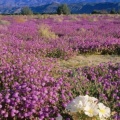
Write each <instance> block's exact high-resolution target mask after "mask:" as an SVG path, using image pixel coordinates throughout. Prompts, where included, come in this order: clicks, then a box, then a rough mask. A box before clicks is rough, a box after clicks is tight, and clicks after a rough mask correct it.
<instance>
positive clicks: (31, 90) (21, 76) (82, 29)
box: [0, 15, 120, 120]
mask: <svg viewBox="0 0 120 120" xmlns="http://www.w3.org/2000/svg"><path fill="white" fill-rule="evenodd" d="M81 54H82V55H116V56H117V57H119V55H120V16H119V15H68V16H64V15H60V16H58V15H37V16H0V56H1V57H0V119H1V120H25V119H26V120H35V119H36V120H55V119H56V117H57V116H59V115H61V116H62V117H63V119H65V120H73V119H74V116H72V114H70V113H69V112H68V111H67V109H66V106H67V105H68V104H69V103H70V102H71V101H72V100H73V99H75V98H76V97H77V96H79V95H83V96H85V95H90V96H92V97H95V98H97V99H98V101H99V102H100V103H101V104H102V105H100V106H104V105H105V106H107V107H109V108H110V110H111V118H110V119H111V120H119V119H120V109H119V108H120V63H119V62H118V63H112V62H108V63H101V64H99V65H97V66H84V67H82V66H80V67H77V68H75V67H74V68H71V69H70V68H62V67H60V66H59V64H58V61H61V60H64V61H68V60H70V59H71V57H73V56H74V57H76V56H78V55H81ZM103 104H104V105H103ZM86 109H87V108H86ZM108 119H109V118H108Z"/></svg>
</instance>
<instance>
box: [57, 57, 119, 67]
mask: <svg viewBox="0 0 120 120" xmlns="http://www.w3.org/2000/svg"><path fill="white" fill-rule="evenodd" d="M103 62H105V63H107V62H112V63H117V62H120V56H115V55H79V56H75V57H73V58H71V59H69V60H67V61H66V60H61V61H59V64H60V66H61V67H65V68H78V67H84V66H92V65H98V64H100V63H103Z"/></svg>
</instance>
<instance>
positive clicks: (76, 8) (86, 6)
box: [0, 0, 120, 14]
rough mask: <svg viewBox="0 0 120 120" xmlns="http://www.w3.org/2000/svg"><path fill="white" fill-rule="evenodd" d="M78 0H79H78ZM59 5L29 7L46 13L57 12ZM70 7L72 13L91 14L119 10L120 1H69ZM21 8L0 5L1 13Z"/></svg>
mask: <svg viewBox="0 0 120 120" xmlns="http://www.w3.org/2000/svg"><path fill="white" fill-rule="evenodd" d="M14 1H15V0H14ZM16 1H17V0H16ZM21 1H22V0H21ZM23 1H24V0H23ZM26 1H29V0H26ZM39 1H40V0H39ZM41 1H42V0H41ZM46 1H47V0H46ZM76 1H79V0H76ZM89 1H90V0H89ZM96 1H99V0H96ZM102 1H103V0H102ZM106 1H107V0H106ZM109 1H110V0H109ZM59 5H61V3H60V2H52V3H48V4H42V5H39V4H38V5H32V6H29V7H30V8H31V10H32V11H33V12H34V13H43V14H44V13H56V10H57V8H58V6H59ZM68 7H69V8H70V11H71V13H73V14H79V13H80V14H82V13H86V14H90V13H92V11H94V10H103V11H104V10H105V11H108V12H109V11H111V10H112V9H115V10H116V11H118V10H120V2H100V3H97V2H96V3H92V2H87V3H86V2H78V3H69V4H68ZM21 8H22V6H15V7H12V6H5V7H4V6H2V7H0V13H2V14H15V13H20V12H21Z"/></svg>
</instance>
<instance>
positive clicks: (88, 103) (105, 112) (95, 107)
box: [66, 95, 110, 120]
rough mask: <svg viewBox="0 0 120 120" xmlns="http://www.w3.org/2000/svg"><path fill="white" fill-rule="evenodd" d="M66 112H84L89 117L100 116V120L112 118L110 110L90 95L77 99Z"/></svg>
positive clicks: (69, 105) (68, 106)
mask: <svg viewBox="0 0 120 120" xmlns="http://www.w3.org/2000/svg"><path fill="white" fill-rule="evenodd" d="M66 110H68V111H70V112H71V113H76V112H79V113H81V112H84V114H85V115H87V116H89V117H95V116H99V118H100V120H106V119H107V118H109V117H110V108H108V107H106V106H105V105H104V104H103V103H98V99H96V98H94V97H90V96H88V95H85V96H78V97H76V98H75V99H74V100H72V101H71V102H70V103H69V104H68V105H67V107H66Z"/></svg>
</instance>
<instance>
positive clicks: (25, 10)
mask: <svg viewBox="0 0 120 120" xmlns="http://www.w3.org/2000/svg"><path fill="white" fill-rule="evenodd" d="M21 14H22V15H32V14H33V12H32V10H31V9H30V8H29V7H23V8H22V10H21Z"/></svg>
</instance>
